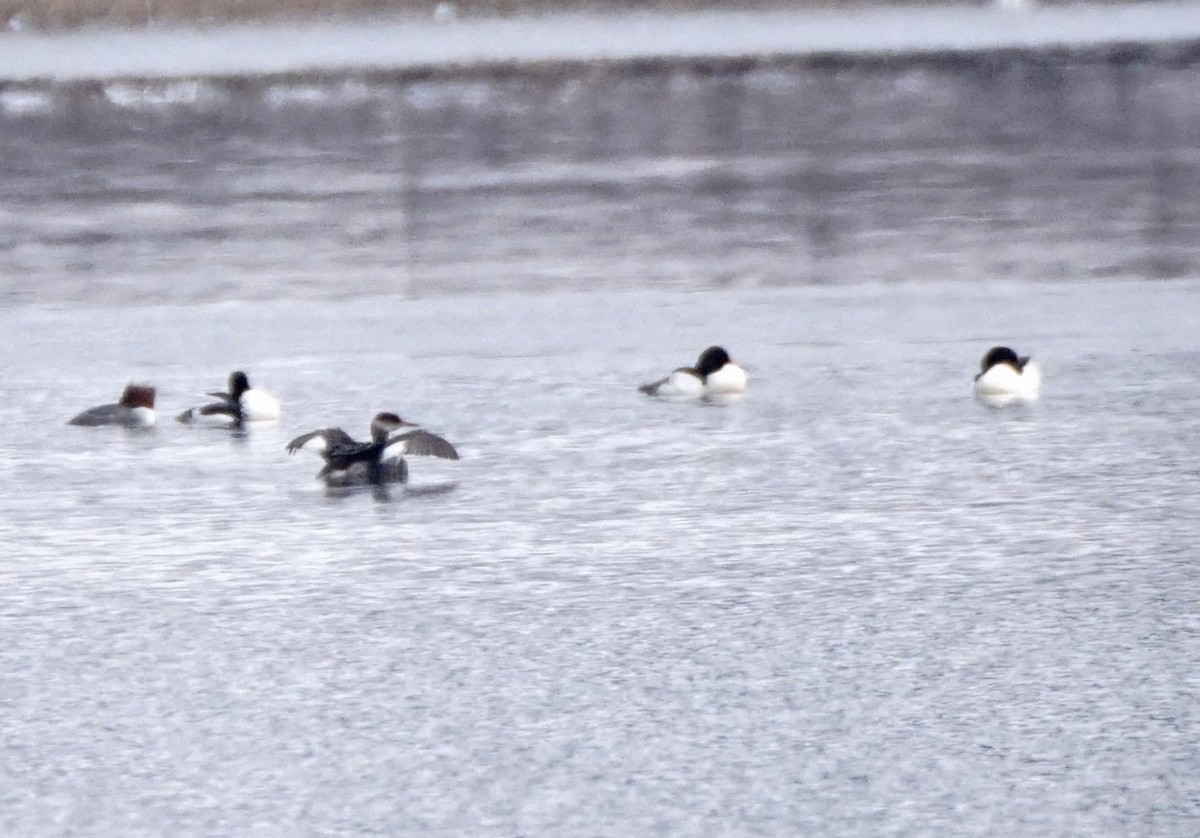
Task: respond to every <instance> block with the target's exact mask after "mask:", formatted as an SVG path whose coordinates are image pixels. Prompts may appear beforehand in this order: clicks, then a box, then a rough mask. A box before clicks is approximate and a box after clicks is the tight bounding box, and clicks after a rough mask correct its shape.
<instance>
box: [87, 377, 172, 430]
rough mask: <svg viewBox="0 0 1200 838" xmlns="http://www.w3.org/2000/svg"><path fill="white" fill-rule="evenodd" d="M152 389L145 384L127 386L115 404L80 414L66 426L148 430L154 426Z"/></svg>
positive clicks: (93, 408)
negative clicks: (116, 426)
mask: <svg viewBox="0 0 1200 838" xmlns="http://www.w3.org/2000/svg"><path fill="white" fill-rule="evenodd" d="M155 418H156V417H155V414H154V388H153V387H150V386H148V385H145V384H129V385H127V386H126V387H125V391H124V392H123V393H121V400H120V401H119V402H117V403H116V404H102V405H100V406H99V407H92V408H88V409H87V410H85V411H84V412H83V413H80V414H79V415H78V416H76V417H75V418H74V419H72V420H71V421H70V422H68V423H67V424H68V425H86V426H96V425H121V426H122V427H126V428H149V427H151V426H152V425H154V422H155Z"/></svg>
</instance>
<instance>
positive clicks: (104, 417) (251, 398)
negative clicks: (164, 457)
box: [67, 370, 279, 428]
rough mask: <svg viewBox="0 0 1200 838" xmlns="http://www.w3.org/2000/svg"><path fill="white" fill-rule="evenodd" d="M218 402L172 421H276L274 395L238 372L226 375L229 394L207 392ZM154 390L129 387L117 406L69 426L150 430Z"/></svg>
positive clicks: (233, 423)
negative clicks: (251, 382) (105, 426)
mask: <svg viewBox="0 0 1200 838" xmlns="http://www.w3.org/2000/svg"><path fill="white" fill-rule="evenodd" d="M208 395H210V396H212V397H213V398H215V399H217V401H215V402H213V403H212V404H206V405H204V406H203V407H191V408H188V409H187V410H185V411H184V412H183V413H181V414H179V415H178V416H176V417H175V418H176V419H177V420H178V421H180V422H184V423H192V422H214V421H215V422H219V423H221V424H225V425H230V426H233V427H241V426H242V425H243V424H245V423H246V422H264V421H271V420H273V419H278V418H279V402H278V401H276V399H275V397H274V396H271V395H270V394H268V393H265V392H263V391H262V390H256V389H254V388H252V387H251V386H250V379H249V378H248V377H247V376H246V373H244V372H241V371H240V370H239V371H237V372H234V373H231V374H230V376H229V392H228V393H215V392H214V393H209V394H208ZM154 398H155V390H154V388H153V387H151V386H149V385H147V384H129V385H126V387H125V391H124V392H123V393H121V398H120V400H119V401H118V402H117V403H116V404H102V405H100V406H99V407H92V408H88V409H87V410H85V411H83V413H80V414H79V415H78V416H76V417H75V418H73V419H71V421H70V422H68V423H67V424H68V425H84V426H89V427H94V426H97V425H121V426H122V427H126V428H149V427H152V426H153V425H154V424H155V423H156V422H157V421H158V416H157V414H155V412H154Z"/></svg>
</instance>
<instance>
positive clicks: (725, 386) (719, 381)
mask: <svg viewBox="0 0 1200 838" xmlns="http://www.w3.org/2000/svg"><path fill="white" fill-rule="evenodd" d="M638 392H639V393H645V394H646V395H647V396H678V397H683V398H702V397H705V396H733V395H739V394H741V393H744V392H746V370H745V369H744V368H742V367H740V366H738V365H737V364H735V363H734V362H733V360H732V359H731V358H730V357H729V353H728V352H726V351H725V350H724V349H722V348H721V347H719V346H710V347H708V349H705V350H704V351H703V352H701V353H700V357H699V358H698V359H697V360H696V366H694V367H680V368H679V369H677V370H675V371H674V372H672V373H671V374H670V375H668V376H667V377H666V378H663V379H661V380H659V381H655V382H653V383H651V384H643V385H642V386H641V387H639V388H638Z"/></svg>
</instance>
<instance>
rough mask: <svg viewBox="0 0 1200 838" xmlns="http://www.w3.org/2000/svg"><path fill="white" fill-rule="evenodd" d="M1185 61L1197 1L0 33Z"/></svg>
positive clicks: (66, 61) (511, 70)
mask: <svg viewBox="0 0 1200 838" xmlns="http://www.w3.org/2000/svg"><path fill="white" fill-rule="evenodd" d="M1014 55H1016V56H1046V57H1048V58H1049V59H1051V60H1054V61H1056V62H1062V61H1067V62H1083V63H1089V64H1094V63H1097V62H1100V63H1109V64H1118V65H1124V64H1130V63H1143V62H1149V63H1153V64H1165V65H1173V66H1183V65H1187V66H1191V65H1195V64H1196V63H1198V62H1200V2H1196V0H1190V1H1189V2H1168V3H1148V4H1143V5H1079V6H1055V7H1044V8H1039V9H1037V10H1036V11H1031V12H1014V11H1012V10H1010V9H1005V8H1000V7H997V6H987V7H980V6H882V5H877V6H871V7H865V6H864V7H854V8H847V7H841V8H829V7H825V8H819V9H798V8H792V9H790V10H784V9H776V10H766V11H690V12H678V13H660V12H634V13H631V12H625V13H611V14H608V13H606V14H555V15H547V16H542V17H517V18H488V19H457V20H450V21H435V20H430V19H422V20H413V19H403V18H394V17H393V18H379V19H373V20H363V19H354V20H350V19H347V20H340V21H333V22H308V23H300V22H295V21H293V22H288V23H280V22H275V23H262V22H259V23H254V24H249V23H240V24H234V23H228V24H222V25H221V26H215V27H195V26H175V27H152V28H143V29H129V28H99V29H96V28H90V27H89V28H84V29H76V30H70V31H52V32H38V31H33V32H21V33H5V34H3V35H0V82H2V83H4V84H7V85H10V86H11V85H14V84H15V85H20V86H28V85H34V86H38V85H43V84H61V83H64V82H65V83H76V82H113V81H130V82H147V83H153V82H156V81H157V82H169V81H171V80H180V79H184V80H198V79H211V80H219V79H247V78H254V79H259V80H268V81H270V80H284V81H286V80H312V79H322V78H343V79H345V78H357V79H362V80H367V81H375V80H385V81H391V82H395V81H406V80H419V79H422V78H445V77H457V78H469V77H502V76H505V75H512V74H518V73H519V74H521V75H533V76H539V75H548V76H554V77H561V76H563V75H578V74H579V73H590V72H595V71H604V72H619V73H629V72H633V73H639V72H646V71H651V72H657V71H662V70H671V69H675V68H684V69H687V70H689V71H693V72H701V73H703V72H706V71H707V72H715V71H717V70H721V71H724V70H728V69H730V68H733V69H738V68H740V69H742V70H745V69H748V68H752V67H772V66H780V65H787V66H795V65H797V64H800V65H816V66H837V65H840V64H847V63H853V64H855V65H858V66H863V65H869V64H873V63H874V64H880V63H882V64H887V65H888V66H889V67H895V66H904V65H906V64H929V63H931V62H932V63H935V64H945V63H951V64H955V63H964V62H965V63H967V64H977V63H978V62H979V61H981V60H983V61H987V60H990V59H989V56H997V57H998V58H999V59H1000V60H1003V61H1008V60H1011V59H1012V58H1013V56H1014Z"/></svg>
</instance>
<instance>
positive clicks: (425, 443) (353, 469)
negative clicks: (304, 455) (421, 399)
mask: <svg viewBox="0 0 1200 838" xmlns="http://www.w3.org/2000/svg"><path fill="white" fill-rule="evenodd" d="M300 450H306V451H313V452H315V453H317V454H320V455H321V457H322V458H323V459H324V460H325V467H324V468H322V469H321V470H320V471H319V472H317V479H319V480H323V481H324V482H325V485H327V486H377V485H381V484H384V483H405V482H407V480H408V463H407V462H406V461H405V459H404V457H405V455H410V456H414V457H441V458H442V459H445V460H457V459H458V451H456V450H455V448H454V446H453V445H451V444H450V443H449V442H447V441H446V440H445V439H443V438H442V437H440V436H438V435H437V434H433V433H430V432H429V431H426V430H424V429H423V428H421V427H420V426H419V425H417V424H415V423H413V422H406V421H404V420H403V419H401V418H400V417H399V416H397V415H396V414H395V413H377V414H376V415H375V418H374V419H372V420H371V441H370V442H359V441H357V440H355V439H354V438H353V437H351V436H350V435H349V434H348V433H346V432H345V431H343V430H342V429H341V428H324V429H323V430H319V431H310V432H309V433H306V434H301V435H300V436H298V437H296V438H295V439H293V440H292V441H291V442H289V443H288V444H287V452H288V453H289V454H294V453H296V452H297V451H300Z"/></svg>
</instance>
